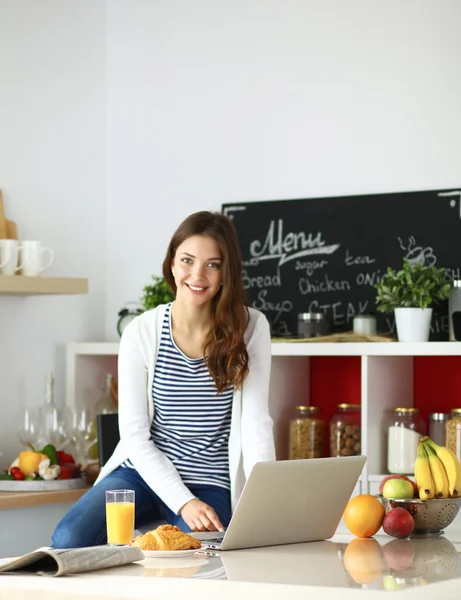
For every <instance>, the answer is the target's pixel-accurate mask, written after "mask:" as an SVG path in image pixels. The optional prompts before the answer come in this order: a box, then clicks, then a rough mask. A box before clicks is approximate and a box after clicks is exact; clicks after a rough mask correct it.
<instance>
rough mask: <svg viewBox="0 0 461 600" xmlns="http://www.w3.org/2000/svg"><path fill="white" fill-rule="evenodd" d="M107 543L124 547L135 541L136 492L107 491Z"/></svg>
mask: <svg viewBox="0 0 461 600" xmlns="http://www.w3.org/2000/svg"><path fill="white" fill-rule="evenodd" d="M106 525H107V543H108V544H110V545H112V546H124V545H126V544H129V543H130V542H131V541H132V540H133V533H134V490H108V491H106Z"/></svg>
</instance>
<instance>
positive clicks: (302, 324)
mask: <svg viewBox="0 0 461 600" xmlns="http://www.w3.org/2000/svg"><path fill="white" fill-rule="evenodd" d="M329 330H330V326H329V323H328V319H327V317H326V316H325V314H324V313H300V314H299V315H298V336H299V337H303V338H311V337H320V336H322V335H327V334H328V332H329Z"/></svg>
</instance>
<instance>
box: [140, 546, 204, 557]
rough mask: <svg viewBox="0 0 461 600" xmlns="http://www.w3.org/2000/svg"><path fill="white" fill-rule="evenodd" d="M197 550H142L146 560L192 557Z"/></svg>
mask: <svg viewBox="0 0 461 600" xmlns="http://www.w3.org/2000/svg"><path fill="white" fill-rule="evenodd" d="M199 550H200V548H197V550H143V552H144V556H145V557H146V558H179V557H180V556H192V554H195V553H196V552H198V551H199Z"/></svg>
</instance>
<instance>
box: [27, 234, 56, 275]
mask: <svg viewBox="0 0 461 600" xmlns="http://www.w3.org/2000/svg"><path fill="white" fill-rule="evenodd" d="M19 251H20V259H19V263H20V265H19V266H20V268H21V273H22V274H23V275H25V276H26V277H37V275H40V273H41V272H42V271H44V270H45V269H48V267H49V266H50V265H51V263H52V262H53V259H54V252H53V250H51V248H46V247H44V246H42V242H38V241H36V240H25V241H22V242H20V244H19ZM46 252H48V254H49V258H48V262H47V263H46V264H45V265H44V264H43V255H44V254H45V253H46Z"/></svg>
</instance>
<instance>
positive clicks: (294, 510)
mask: <svg viewBox="0 0 461 600" xmlns="http://www.w3.org/2000/svg"><path fill="white" fill-rule="evenodd" d="M365 462H366V456H351V457H341V458H315V459H306V460H281V461H273V462H261V463H257V464H256V465H255V466H254V467H253V470H252V471H251V473H250V476H249V478H248V480H247V482H246V484H245V487H244V489H243V492H242V494H241V496H240V499H239V501H238V503H237V506H236V508H235V511H234V514H233V515H232V519H231V521H230V523H229V526H228V527H227V529H226V531H225V532H224V533H221V534H214V533H211V532H210V534H209V536H204V535H203V534H202V535H201V536H200V538H201V541H202V544H203V547H204V549H205V548H206V547H207V548H209V549H213V550H237V549H241V548H256V547H260V546H275V545H279V544H293V543H298V542H313V541H318V540H327V539H329V538H331V537H332V536H333V535H334V533H335V531H336V529H337V527H338V525H339V522H340V520H341V517H342V515H343V512H344V509H345V508H346V504H347V502H348V501H349V499H350V497H351V495H352V492H353V491H354V487H355V485H356V484H357V481H358V478H359V476H360V473H361V472H362V469H363V466H364V465H365Z"/></svg>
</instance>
